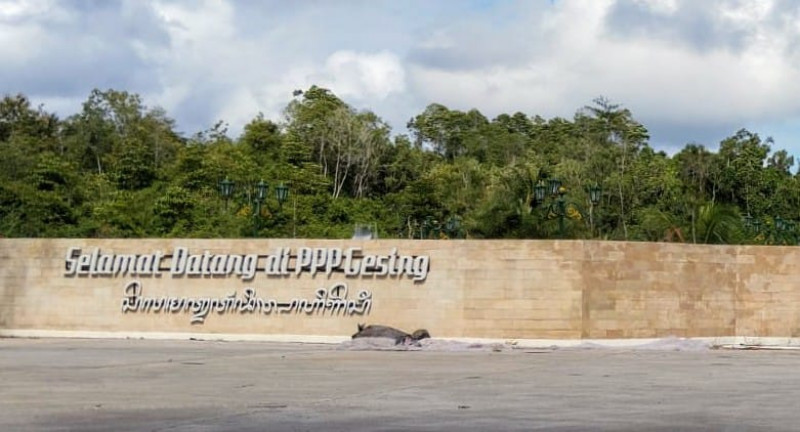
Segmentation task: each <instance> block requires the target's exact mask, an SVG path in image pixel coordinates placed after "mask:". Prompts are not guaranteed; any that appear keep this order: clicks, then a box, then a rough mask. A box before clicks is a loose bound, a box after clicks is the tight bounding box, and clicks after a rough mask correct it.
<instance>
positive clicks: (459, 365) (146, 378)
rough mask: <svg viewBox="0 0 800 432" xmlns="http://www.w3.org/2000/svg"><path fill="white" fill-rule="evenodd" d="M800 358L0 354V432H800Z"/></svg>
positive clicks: (81, 345)
mask: <svg viewBox="0 0 800 432" xmlns="http://www.w3.org/2000/svg"><path fill="white" fill-rule="evenodd" d="M799 369H800V351H731V350H701V351H668V350H646V351H645V350H619V349H591V350H587V349H583V350H581V349H573V350H564V349H560V350H540V349H504V350H501V351H499V352H496V351H493V350H491V349H463V350H459V351H457V352H448V351H443V350H422V351H354V350H348V349H342V348H341V346H336V345H310V344H277V343H241V342H235V343H234V342H204V341H146V340H66V339H0V431H9V432H10V431H270V432H274V431H361V430H364V431H367V430H368V431H512V430H519V431H538V430H547V431H676V430H685V431H797V430H800V413H799V412H798V409H797V408H798V406H800V370H799Z"/></svg>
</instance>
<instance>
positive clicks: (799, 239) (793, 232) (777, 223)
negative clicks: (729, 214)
mask: <svg viewBox="0 0 800 432" xmlns="http://www.w3.org/2000/svg"><path fill="white" fill-rule="evenodd" d="M742 222H743V225H744V228H745V229H746V230H747V231H748V232H749V233H750V234H751V235H752V236H753V237H754V238H755V240H756V241H763V242H764V243H766V244H785V245H797V244H798V243H800V236H798V233H797V224H796V223H795V221H793V220H789V219H784V218H782V217H780V216H775V217H773V218H772V220H771V223H770V219H769V218H767V220H766V222H765V223H762V221H761V219H760V218H758V217H754V216H752V215H750V214H749V213H748V214H747V215H745V216H744V217H743V218H742ZM762 227H764V228H762ZM759 238H760V240H759Z"/></svg>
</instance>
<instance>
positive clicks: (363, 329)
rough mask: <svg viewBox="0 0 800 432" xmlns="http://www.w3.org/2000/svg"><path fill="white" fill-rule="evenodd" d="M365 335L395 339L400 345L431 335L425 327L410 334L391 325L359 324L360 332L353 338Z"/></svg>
mask: <svg viewBox="0 0 800 432" xmlns="http://www.w3.org/2000/svg"><path fill="white" fill-rule="evenodd" d="M364 337H383V338H389V339H393V340H394V343H395V344H397V345H399V344H409V343H414V342H418V341H420V340H422V339H426V338H430V337H431V335H430V333H428V331H427V330H425V329H419V330H417V331H415V332H414V333H412V334H408V333H406V332H404V331H402V330H398V329H396V328H394V327H389V326H384V325H368V326H365V325H364V324H359V325H358V332H357V333H356V334H354V335H353V339H356V338H364Z"/></svg>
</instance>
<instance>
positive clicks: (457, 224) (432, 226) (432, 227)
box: [419, 216, 461, 239]
mask: <svg viewBox="0 0 800 432" xmlns="http://www.w3.org/2000/svg"><path fill="white" fill-rule="evenodd" d="M442 232H444V233H445V235H446V236H447V238H449V239H452V238H459V237H460V236H461V218H460V217H458V216H450V217H449V218H447V220H446V221H445V222H444V223H440V222H439V221H438V220H436V219H434V218H432V217H431V216H426V217H425V219H423V220H422V223H421V224H420V236H419V238H420V239H427V238H430V237H431V234H433V238H434V239H439V238H440V235H441V233H442Z"/></svg>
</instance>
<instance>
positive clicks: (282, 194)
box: [275, 183, 289, 208]
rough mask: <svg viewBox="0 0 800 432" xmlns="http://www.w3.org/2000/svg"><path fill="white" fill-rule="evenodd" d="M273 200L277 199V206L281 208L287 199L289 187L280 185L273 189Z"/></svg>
mask: <svg viewBox="0 0 800 432" xmlns="http://www.w3.org/2000/svg"><path fill="white" fill-rule="evenodd" d="M275 198H277V199H278V205H279V206H280V207H281V208H283V203H285V202H286V200H287V199H289V186H286V185H285V184H283V183H281V184H279V185H278V187H276V188H275Z"/></svg>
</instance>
